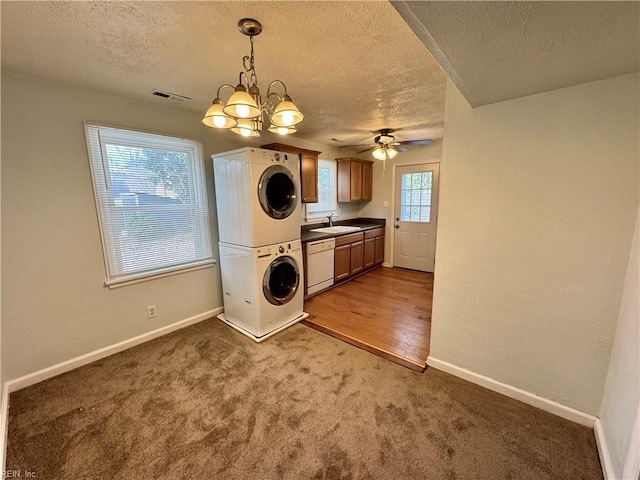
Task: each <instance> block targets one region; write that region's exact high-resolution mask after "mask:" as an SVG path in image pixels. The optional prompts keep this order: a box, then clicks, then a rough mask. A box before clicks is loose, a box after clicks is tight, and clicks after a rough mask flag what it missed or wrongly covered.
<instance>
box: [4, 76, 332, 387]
mask: <svg viewBox="0 0 640 480" xmlns="http://www.w3.org/2000/svg"><path fill="white" fill-rule="evenodd" d="M84 120H90V121H95V122H100V123H106V124H112V125H115V126H121V127H130V128H135V129H141V130H149V131H154V132H159V133H166V134H169V135H183V136H187V137H191V138H196V139H198V140H200V141H202V142H203V144H204V153H205V165H206V169H207V170H206V171H207V174H208V182H209V185H208V192H209V198H210V212H211V217H212V235H213V241H214V255H215V256H217V233H216V223H215V205H214V201H213V198H214V193H213V181H212V180H213V179H212V174H211V170H212V169H211V161H210V156H211V154H213V153H219V152H222V151H226V150H230V149H233V148H239V147H241V146H245V145H248V144H250V143H248V142H244V141H243V140H246V139H241V138H240V137H237V136H235V135H233V134H231V133H229V132H218V131H214V130H212V129H209V128H206V127H204V126H202V125H201V124H200V116H199V115H198V114H196V113H193V112H188V111H185V110H184V109H181V108H177V107H174V106H167V104H164V103H162V101H160V100H157V101H156V100H150V101H149V102H145V101H139V100H133V99H128V98H123V97H117V96H113V95H106V94H102V93H96V92H90V91H86V90H82V89H78V88H72V87H68V86H63V85H59V84H55V83H49V82H43V81H37V80H31V79H27V78H23V77H18V76H13V75H3V77H2V187H1V188H2V312H1V314H2V370H3V372H2V373H3V375H4V380H5V381H6V380H12V379H15V378H17V377H19V376H22V375H25V374H28V373H32V372H34V371H37V370H39V369H42V368H45V367H49V366H52V365H55V364H57V363H59V362H63V361H66V360H69V359H71V358H74V357H76V356H79V355H83V354H86V353H89V352H92V351H94V350H96V349H99V348H102V347H105V346H108V345H112V344H114V343H117V342H120V341H123V340H126V339H129V338H132V337H134V336H137V335H140V334H143V333H145V332H148V331H151V330H155V329H157V328H160V327H162V326H165V325H170V324H172V323H175V322H177V321H180V320H183V319H186V318H189V317H191V316H193V315H197V314H200V313H203V312H206V311H209V310H211V309H214V308H216V307H220V306H222V301H221V295H220V288H221V286H220V275H219V268H218V266H217V265H216V266H215V267H214V268H208V269H204V270H199V271H195V272H190V273H183V274H179V275H175V276H171V277H167V278H162V279H157V280H153V281H149V282H144V283H140V284H136V285H130V286H127V287H123V288H119V289H116V290H109V289H108V288H105V287H104V280H105V271H104V261H103V256H102V247H101V243H100V233H99V230H98V223H97V217H96V210H95V204H94V197H93V190H92V184H91V174H90V170H89V162H88V159H87V151H86V143H85V137H84V130H83V125H82V122H83V121H84ZM283 138H284V139H285V140H286V143H291V144H294V145H298V146H300V147H304V148H308V149H313V150H320V151H323V155H328V156H329V158H335V157H336V156H340V155H341V154H342V153H343V152H340V151H336V150H332V149H330V148H329V147H326V146H324V145H321V144H318V143H315V142H306V141H301V140H298V139H295V138H293V137H276V136H274V135H270V134H269V135H265V136H264V137H262V138H259V139H253V140H251V142H252V145H254V146H258V145H260V144H262V143H271V142H275V141H281V142H282V141H283ZM147 305H157V308H158V317H157V318H154V319H151V320H149V319H147V318H146V306H147Z"/></svg>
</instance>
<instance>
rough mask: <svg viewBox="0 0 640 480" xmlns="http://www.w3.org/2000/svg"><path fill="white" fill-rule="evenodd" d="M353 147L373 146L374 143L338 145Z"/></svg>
mask: <svg viewBox="0 0 640 480" xmlns="http://www.w3.org/2000/svg"><path fill="white" fill-rule="evenodd" d="M353 147H371V148H373V147H375V145H373V144H371V143H361V144H359V145H340V148H353Z"/></svg>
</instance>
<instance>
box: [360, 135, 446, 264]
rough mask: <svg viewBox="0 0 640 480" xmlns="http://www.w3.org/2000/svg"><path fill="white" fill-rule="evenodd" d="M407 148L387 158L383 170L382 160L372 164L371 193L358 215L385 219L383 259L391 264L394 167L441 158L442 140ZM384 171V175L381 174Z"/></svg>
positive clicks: (369, 156)
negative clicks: (391, 157)
mask: <svg viewBox="0 0 640 480" xmlns="http://www.w3.org/2000/svg"><path fill="white" fill-rule="evenodd" d="M408 148H409V150H408V151H406V152H404V153H399V154H398V155H396V157H395V158H394V159H392V160H387V162H386V168H385V170H386V171H384V172H383V168H382V162H380V161H377V160H376V161H375V162H374V164H373V195H372V198H371V202H369V203H367V204H365V205H363V207H364V208H363V209H362V210H361V211H360V216H362V217H371V218H384V219H386V221H387V223H386V230H385V245H384V261H385V263H387V264H391V260H392V254H391V236H392V235H393V232H394V228H393V225H394V219H393V206H394V199H393V182H394V167H396V166H398V165H414V164H417V163H430V162H439V161H441V159H442V141H441V140H438V141H435V142H434V143H433V144H431V145H427V146H410V147H408ZM359 157H360V158H366V159H367V160H373V157H372V156H371V154H368V155H366V154H364V155H360V156H359ZM383 173H384V175H383ZM383 202H389V206H388V207H385V206H384V203H383Z"/></svg>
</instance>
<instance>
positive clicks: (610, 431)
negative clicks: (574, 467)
mask: <svg viewBox="0 0 640 480" xmlns="http://www.w3.org/2000/svg"><path fill="white" fill-rule="evenodd" d="M638 222H639V220H638V219H636V230H635V234H634V237H633V247H632V249H631V255H630V256H629V263H628V266H627V276H626V280H625V283H624V291H623V294H622V302H621V303H620V311H619V313H618V326H617V329H616V336H615V340H614V342H613V350H612V352H611V360H610V362H609V371H608V374H607V380H606V383H605V389H604V396H603V398H602V408H601V410H600V415H599V417H600V421H601V422H602V428H603V431H604V436H605V439H606V442H607V447H608V451H609V456H610V460H611V465H612V468H613V470H614V476H613V478H619V479H623V478H629V479H632V480H637V479H636V478H633V477H630V476H629V477H625V476H624V475H623V472H624V470H625V463H626V461H627V458H628V457H629V454H630V453H634V454H635V462H636V464H635V468H633V469H632V470H634V471H635V472H637V468H638V463H637V461H638V452H637V449H638V445H635V450H636V451H635V452H630V449H631V448H632V446H631V438H632V435H633V430H634V428H635V429H637V428H638V424H637V423H636V415H637V414H638V411H639V409H640V351H639V348H640V280H639V278H638V277H639V270H640V254H639V247H638V244H639V242H640V227H639V223H638ZM636 433H637V432H636Z"/></svg>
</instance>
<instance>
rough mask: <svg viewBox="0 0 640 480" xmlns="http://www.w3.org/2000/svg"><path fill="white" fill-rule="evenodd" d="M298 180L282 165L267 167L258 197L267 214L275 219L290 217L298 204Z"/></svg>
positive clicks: (259, 187) (260, 183)
mask: <svg viewBox="0 0 640 480" xmlns="http://www.w3.org/2000/svg"><path fill="white" fill-rule="evenodd" d="M297 190H298V189H297V187H296V182H295V179H294V178H293V175H291V172H290V171H289V170H287V169H286V168H285V167H283V166H282V165H272V166H271V167H269V168H267V169H266V170H265V171H264V172H263V174H262V176H261V177H260V182H259V183H258V199H259V200H260V206H261V207H262V210H264V211H265V213H266V214H267V215H269V216H270V217H271V218H275V219H278V220H280V219H283V218H287V217H289V216H290V215H291V214H292V213H293V212H295V211H296V207H297V206H298V192H297Z"/></svg>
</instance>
